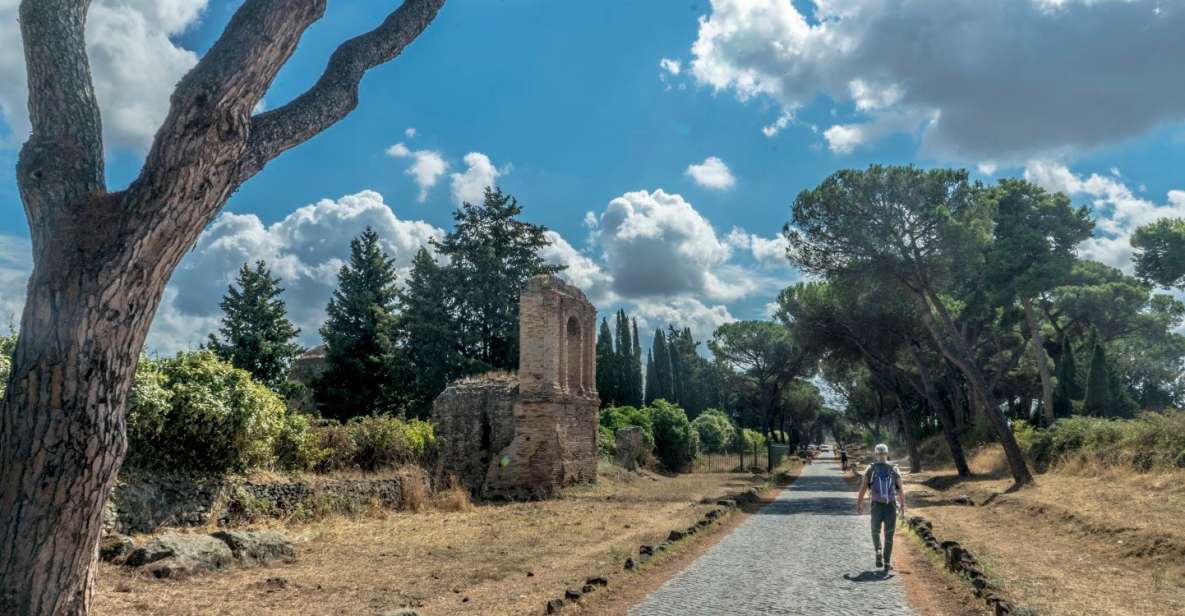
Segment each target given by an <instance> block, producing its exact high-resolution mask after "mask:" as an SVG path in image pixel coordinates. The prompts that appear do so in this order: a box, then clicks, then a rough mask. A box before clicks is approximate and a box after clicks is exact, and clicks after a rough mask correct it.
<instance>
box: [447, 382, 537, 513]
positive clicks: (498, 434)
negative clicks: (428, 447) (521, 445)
mask: <svg viewBox="0 0 1185 616" xmlns="http://www.w3.org/2000/svg"><path fill="white" fill-rule="evenodd" d="M516 400H518V379H517V378H515V377H514V376H513V375H497V376H493V375H487V376H485V377H477V378H472V379H463V380H460V381H456V382H454V383H453V384H451V385H449V386H448V388H446V389H445V390H444V391H443V392H441V394H440V395H439V396H437V398H436V400H435V401H434V402H433V404H432V424H433V426H434V427H435V430H436V436H437V443H438V444H439V451H438V454H437V466H436V470H435V473H434V475H435V477H434V479H435V481H436V482H437V485H442V484H443V482H446V481H448V480H449V475H452V476H453V477H455V478H456V479H457V481H459V482H460V484H461V485H463V486H465V487H466V488H468V489H469V491H471V492H473V493H474V494H477V493H480V491H481V486H482V485H483V484H484V483H485V477H486V472H487V471H488V469H489V467H490V463H491V462H492V461H493V457H494V455H495V454H496V453H498V452H500V451H502V450H503V449H504V448H506V446H507V445H509V444H510V441H511V440H513V438H514V403H515V401H516Z"/></svg>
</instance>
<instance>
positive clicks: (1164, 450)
mask: <svg viewBox="0 0 1185 616" xmlns="http://www.w3.org/2000/svg"><path fill="white" fill-rule="evenodd" d="M1018 424H1019V425H1014V427H1013V430H1014V431H1015V432H1017V441H1018V442H1020V444H1021V446H1022V447H1024V448H1025V450H1026V451H1027V452H1028V454H1029V456H1030V457H1032V458H1033V460H1034V461H1035V462H1036V463H1037V464H1038V465H1041V466H1048V465H1051V464H1056V463H1059V462H1068V463H1073V461H1074V460H1075V459H1078V460H1081V459H1083V458H1093V459H1096V460H1099V461H1101V462H1103V463H1105V464H1111V465H1129V466H1131V467H1133V468H1134V469H1136V470H1138V471H1149V470H1154V469H1170V468H1185V412H1183V411H1167V412H1163V413H1154V412H1146V413H1142V414H1141V415H1139V416H1137V417H1136V418H1134V419H1106V418H1102V417H1085V416H1076V417H1066V418H1064V419H1059V420H1058V421H1057V422H1056V423H1054V424H1053V426H1052V427H1049V428H1045V429H1038V428H1033V427H1032V426H1029V425H1028V424H1023V423H1020V422H1018Z"/></svg>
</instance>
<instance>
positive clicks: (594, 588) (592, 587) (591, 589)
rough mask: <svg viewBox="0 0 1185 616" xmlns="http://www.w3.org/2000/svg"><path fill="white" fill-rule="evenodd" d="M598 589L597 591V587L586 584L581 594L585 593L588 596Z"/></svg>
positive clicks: (581, 589)
mask: <svg viewBox="0 0 1185 616" xmlns="http://www.w3.org/2000/svg"><path fill="white" fill-rule="evenodd" d="M596 589H597V587H596V586H593V585H592V584H585V585H584V586H582V587H581V588H580V592H582V593H584V594H586V595H587V594H588V593H590V592H592V591H594V590H596Z"/></svg>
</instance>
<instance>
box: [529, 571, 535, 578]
mask: <svg viewBox="0 0 1185 616" xmlns="http://www.w3.org/2000/svg"><path fill="white" fill-rule="evenodd" d="M527 577H535V572H534V571H528V572H527Z"/></svg>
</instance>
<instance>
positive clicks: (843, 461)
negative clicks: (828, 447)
mask: <svg viewBox="0 0 1185 616" xmlns="http://www.w3.org/2000/svg"><path fill="white" fill-rule="evenodd" d="M839 470H841V471H843V472H845V473H846V472H848V450H847V449H844V448H842V447H841V448H840V449H839Z"/></svg>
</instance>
